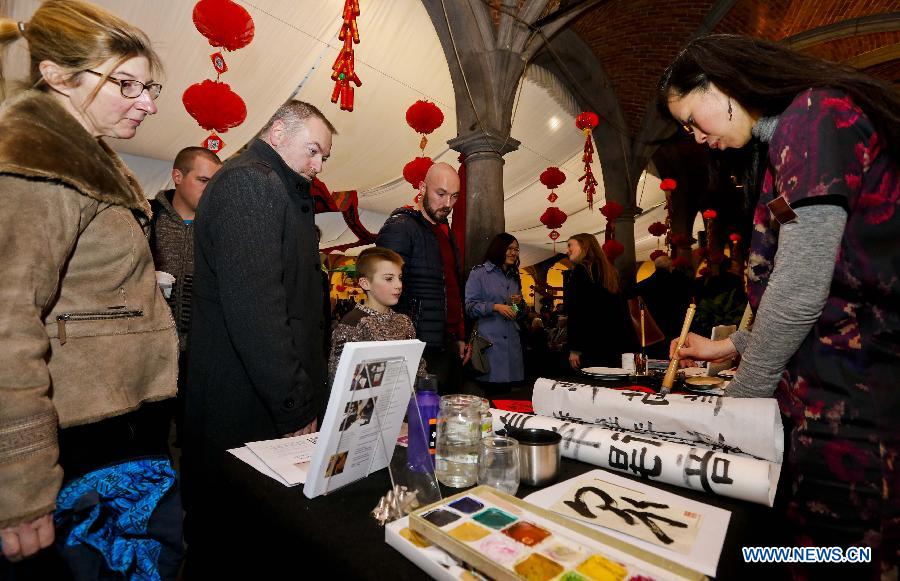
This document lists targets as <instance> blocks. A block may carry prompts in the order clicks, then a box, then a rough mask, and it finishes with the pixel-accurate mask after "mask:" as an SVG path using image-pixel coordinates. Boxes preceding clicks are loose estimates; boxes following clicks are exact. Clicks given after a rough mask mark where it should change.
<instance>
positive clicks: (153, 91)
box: [84, 70, 162, 101]
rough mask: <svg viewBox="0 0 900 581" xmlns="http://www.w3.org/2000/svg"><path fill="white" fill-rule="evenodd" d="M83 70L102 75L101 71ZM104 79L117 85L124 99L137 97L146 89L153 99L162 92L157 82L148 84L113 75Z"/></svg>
mask: <svg viewBox="0 0 900 581" xmlns="http://www.w3.org/2000/svg"><path fill="white" fill-rule="evenodd" d="M84 72H86V73H91V74H92V75H97V76H98V77H102V76H103V73H98V72H97V71H92V70H86V71H84ZM106 80H107V81H109V82H110V83H115V84H116V85H119V91H120V92H121V93H122V96H123V97H125V98H126V99H137V98H138V97H140V96H141V93H143V92H144V90H146V91H147V94H148V95H150V98H151V99H153V100H154V101H155V100H156V99H157V98H159V94H160V93H162V85H160V84H159V83H150V84H149V85H145V84H144V83H142V82H140V81H135V80H132V79H117V78H115V77H106Z"/></svg>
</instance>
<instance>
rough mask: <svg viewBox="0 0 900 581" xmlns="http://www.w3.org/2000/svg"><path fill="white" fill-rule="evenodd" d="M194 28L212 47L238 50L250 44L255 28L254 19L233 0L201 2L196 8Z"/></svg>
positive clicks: (202, 0)
mask: <svg viewBox="0 0 900 581" xmlns="http://www.w3.org/2000/svg"><path fill="white" fill-rule="evenodd" d="M194 26H196V27H197V30H199V31H200V34H202V35H203V36H205V37H206V38H207V39H209V44H211V45H212V46H221V47H222V48H224V49H225V50H237V49H239V48H243V47H245V46H247V45H248V44H250V42H251V41H252V40H253V34H254V32H255V27H254V25H253V18H251V17H250V13H249V12H247V11H246V10H245V9H244V8H243V7H242V6H239V5H238V4H235V3H234V2H232V1H231V0H200V1H199V2H197V4H196V5H195V6H194Z"/></svg>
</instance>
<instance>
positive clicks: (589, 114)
mask: <svg viewBox="0 0 900 581" xmlns="http://www.w3.org/2000/svg"><path fill="white" fill-rule="evenodd" d="M599 123H600V118H599V117H597V114H596V113H594V112H593V111H585V112H583V113H581V114H579V115H578V117H576V118H575V127H577V128H579V129H581V130H582V131H584V130H585V129H593V128H594V127H596V126H597V125H598V124H599Z"/></svg>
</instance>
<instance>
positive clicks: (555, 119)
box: [547, 115, 562, 131]
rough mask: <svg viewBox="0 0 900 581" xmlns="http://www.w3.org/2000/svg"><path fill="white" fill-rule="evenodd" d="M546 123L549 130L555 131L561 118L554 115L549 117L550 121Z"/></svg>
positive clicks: (560, 122) (560, 123)
mask: <svg viewBox="0 0 900 581" xmlns="http://www.w3.org/2000/svg"><path fill="white" fill-rule="evenodd" d="M547 125H549V126H550V130H551V131H556V130H557V129H559V126H560V125H562V120H561V119H560V118H559V117H557V116H556V115H554V116H553V117H551V118H550V121H548V122H547Z"/></svg>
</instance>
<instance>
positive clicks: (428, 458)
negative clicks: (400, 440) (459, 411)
mask: <svg viewBox="0 0 900 581" xmlns="http://www.w3.org/2000/svg"><path fill="white" fill-rule="evenodd" d="M437 390H438V384H437V376H435V375H431V374H428V375H426V376H425V377H420V378H419V380H418V381H417V382H416V394H415V395H414V396H413V397H411V398H410V400H409V407H408V409H407V411H406V418H407V422H408V425H409V447H408V448H407V450H406V459H407V463H408V464H409V468H410V470H413V471H415V472H431V471H432V470H434V453H435V444H436V442H435V440H436V438H437V415H438V410H439V409H440V403H441V398H440V396H439V395H438V393H437Z"/></svg>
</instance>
